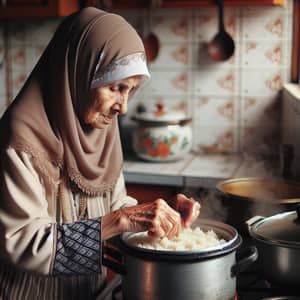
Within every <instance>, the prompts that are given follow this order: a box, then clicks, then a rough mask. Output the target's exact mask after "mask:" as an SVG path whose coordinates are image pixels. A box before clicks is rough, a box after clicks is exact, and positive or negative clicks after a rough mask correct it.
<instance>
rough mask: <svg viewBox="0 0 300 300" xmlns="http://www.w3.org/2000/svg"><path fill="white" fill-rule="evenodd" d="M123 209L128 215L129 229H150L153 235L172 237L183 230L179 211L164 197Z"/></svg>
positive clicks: (133, 230)
mask: <svg viewBox="0 0 300 300" xmlns="http://www.w3.org/2000/svg"><path fill="white" fill-rule="evenodd" d="M122 211H123V212H124V214H125V215H126V220H127V222H128V224H127V225H128V226H127V230H128V231H132V232H139V231H148V232H149V235H151V236H155V237H164V236H167V237H169V238H172V237H174V236H177V235H178V234H179V232H180V230H181V218H180V215H179V213H178V212H176V211H175V210H174V209H172V208H171V207H170V206H169V205H168V204H167V203H166V201H165V200H163V199H157V200H155V201H154V202H151V203H144V204H140V205H136V206H133V207H128V208H123V209H122Z"/></svg>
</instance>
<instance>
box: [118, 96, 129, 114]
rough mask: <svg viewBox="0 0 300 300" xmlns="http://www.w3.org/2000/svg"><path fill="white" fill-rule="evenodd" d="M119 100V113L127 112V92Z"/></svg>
mask: <svg viewBox="0 0 300 300" xmlns="http://www.w3.org/2000/svg"><path fill="white" fill-rule="evenodd" d="M121 100H122V101H121V107H120V114H121V115H124V114H126V113H127V103H128V94H126V95H124V96H123V97H122V99H121Z"/></svg>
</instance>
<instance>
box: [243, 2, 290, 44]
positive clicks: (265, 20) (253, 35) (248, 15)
mask: <svg viewBox="0 0 300 300" xmlns="http://www.w3.org/2000/svg"><path fill="white" fill-rule="evenodd" d="M242 14H243V15H244V17H243V18H242V24H241V26H242V28H243V35H242V37H243V38H244V39H250V40H258V39H272V40H274V39H286V37H287V34H288V32H287V28H288V24H287V19H288V18H287V17H286V15H285V13H284V8H282V7H274V8H272V9H270V8H269V9H264V8H261V9H260V10H258V9H257V8H251V9H247V8H245V9H244V10H243V12H242ZM258 29H259V30H258Z"/></svg>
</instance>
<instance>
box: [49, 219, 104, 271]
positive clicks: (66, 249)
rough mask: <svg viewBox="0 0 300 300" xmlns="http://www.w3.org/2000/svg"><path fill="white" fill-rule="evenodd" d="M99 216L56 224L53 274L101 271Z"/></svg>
mask: <svg viewBox="0 0 300 300" xmlns="http://www.w3.org/2000/svg"><path fill="white" fill-rule="evenodd" d="M101 250H102V248H101V218H96V219H90V220H84V221H79V222H75V223H70V224H58V225H57V246H56V253H55V260H54V266H53V275H87V274H91V273H100V272H101V257H102V253H101V252H102V251H101Z"/></svg>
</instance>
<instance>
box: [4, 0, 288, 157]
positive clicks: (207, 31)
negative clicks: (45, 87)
mask: <svg viewBox="0 0 300 300" xmlns="http://www.w3.org/2000/svg"><path fill="white" fill-rule="evenodd" d="M292 9H293V7H292V0H287V4H286V5H285V6H283V7H270V6H268V7H226V8H225V27H226V29H227V31H228V32H229V33H230V34H231V35H232V36H233V38H234V40H235V44H236V51H235V55H234V56H233V57H232V58H231V59H230V60H228V61H226V62H221V63H220V62H219V63H217V62H213V61H211V60H210V58H209V57H208V55H207V53H206V44H207V42H209V41H210V40H211V39H212V38H213V36H214V35H215V34H216V32H217V10H216V8H214V7H211V8H198V9H189V10H182V9H171V10H170V9H159V10H156V11H154V12H153V13H152V18H151V19H152V22H151V30H152V31H153V32H154V33H155V34H156V35H157V36H158V38H159V41H160V49H159V54H158V57H157V59H156V60H155V61H154V62H152V63H150V64H149V68H150V71H151V75H152V79H151V81H150V83H149V84H148V85H147V86H145V87H144V89H143V90H142V91H141V92H140V93H139V94H137V95H136V99H135V100H134V101H132V102H131V103H130V105H129V114H128V116H127V117H126V119H125V120H124V122H123V123H124V124H125V126H131V125H132V122H131V121H130V116H131V115H132V114H133V113H134V110H135V107H136V105H137V104H138V103H143V104H144V105H145V106H146V107H148V108H153V107H154V105H155V104H156V103H158V102H163V103H164V104H165V105H166V106H167V107H168V108H170V109H175V110H182V111H184V112H185V113H186V114H187V115H191V116H192V117H193V129H194V147H193V150H194V151H195V152H199V153H236V152H254V153H257V154H271V153H272V152H276V151H277V148H278V143H279V122H280V107H281V104H280V99H281V87H282V85H283V84H284V83H286V82H289V81H290V69H291V46H292ZM118 13H120V14H122V15H123V16H124V17H125V18H126V19H127V20H128V21H129V22H130V23H131V24H132V25H133V26H134V27H136V29H137V30H138V32H140V33H141V35H142V32H145V31H147V30H148V28H147V23H148V22H147V20H148V13H147V11H119V12H118ZM59 21H60V19H46V20H43V21H26V22H25V21H23V22H11V23H10V22H8V23H7V24H5V25H4V24H0V80H1V81H0V112H1V113H2V111H3V109H4V108H5V106H6V105H7V104H8V103H9V102H11V101H12V99H13V98H14V96H15V95H16V94H17V92H18V90H19V88H20V87H21V86H22V84H23V83H24V80H25V79H26V77H27V75H28V74H29V72H30V71H31V69H32V67H33V66H34V64H35V63H36V61H37V59H38V57H39V56H40V54H41V53H42V51H43V49H44V47H45V46H46V44H47V42H48V40H49V39H50V37H51V35H52V34H53V32H54V30H55V28H56V26H57V25H58V23H59ZM3 57H5V59H3Z"/></svg>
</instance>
